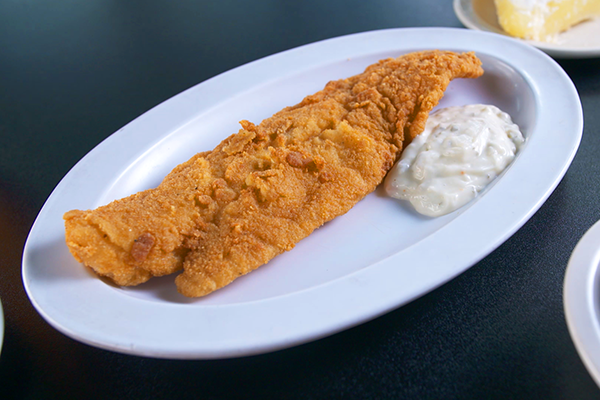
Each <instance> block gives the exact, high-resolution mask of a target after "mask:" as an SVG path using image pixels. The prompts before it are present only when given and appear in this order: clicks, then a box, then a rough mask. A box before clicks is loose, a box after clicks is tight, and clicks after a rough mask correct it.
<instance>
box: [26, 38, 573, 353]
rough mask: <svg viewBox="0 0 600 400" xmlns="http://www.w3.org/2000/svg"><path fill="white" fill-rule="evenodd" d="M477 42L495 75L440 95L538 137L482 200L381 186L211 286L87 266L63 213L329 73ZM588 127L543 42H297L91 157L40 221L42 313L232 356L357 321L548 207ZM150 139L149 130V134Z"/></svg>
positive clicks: (58, 320)
mask: <svg viewBox="0 0 600 400" xmlns="http://www.w3.org/2000/svg"><path fill="white" fill-rule="evenodd" d="M432 48H438V49H448V50H456V51H475V52H476V53H477V54H478V56H480V58H481V59H482V61H483V64H484V65H483V66H484V69H485V70H486V72H485V74H484V75H483V76H482V77H481V78H478V79H474V80H472V79H464V80H462V79H459V80H455V81H454V82H452V83H451V84H450V86H449V87H448V90H447V91H446V94H445V96H444V98H443V99H442V101H441V102H440V104H439V107H445V106H451V105H460V104H471V103H487V104H493V105H496V106H498V107H499V108H501V109H503V110H504V111H506V112H508V113H509V114H511V115H512V117H513V119H514V120H515V122H516V123H517V124H519V125H520V126H521V128H522V130H523V131H524V134H525V136H526V138H527V142H526V144H525V146H524V147H523V148H522V150H521V151H520V153H519V154H518V155H517V157H516V159H515V160H514V162H513V163H512V165H511V166H510V167H509V168H508V169H507V170H506V171H505V172H504V173H503V174H502V176H500V177H499V179H497V180H496V181H495V182H494V183H493V184H492V185H491V186H490V187H488V189H487V190H486V191H485V193H483V194H482V195H480V196H479V197H478V198H477V199H476V200H475V201H473V202H471V203H470V204H469V205H467V206H465V207H463V208H462V209H460V210H458V211H456V212H454V213H452V214H449V215H446V216H444V217H440V218H435V219H430V218H426V217H422V216H419V215H417V214H416V213H414V212H413V211H411V210H410V209H409V208H408V206H407V205H406V204H404V203H401V202H398V201H396V200H394V199H391V198H388V197H386V196H384V195H383V194H382V193H381V191H380V190H378V191H376V192H375V193H372V194H370V195H369V196H367V198H365V199H364V200H363V201H361V202H360V203H359V204H357V205H356V206H355V207H354V208H353V209H352V210H351V211H350V212H349V213H347V214H346V215H343V216H340V217H338V218H336V219H335V220H333V221H331V222H329V223H327V224H325V225H324V226H323V227H321V228H319V229H318V230H317V231H315V232H314V233H313V234H312V235H310V236H309V237H308V238H306V239H304V240H302V241H301V242H300V243H298V245H297V246H296V248H294V249H293V250H292V251H289V252H287V253H285V254H283V255H281V256H278V257H276V258H275V259H274V260H272V261H271V262H269V263H268V264H267V265H264V266H262V267H261V268H259V269H258V270H256V271H254V272H252V273H250V274H248V275H245V276H243V277H241V278H239V279H237V280H236V281H235V282H233V283H232V284H230V285H229V286H227V287H225V288H223V289H221V290H218V291H216V292H215V293H212V294H210V295H208V296H206V297H203V298H200V299H186V298H183V297H182V296H181V295H179V294H178V293H177V292H176V289H175V284H174V282H173V280H174V277H173V276H168V277H163V278H155V279H152V280H151V281H150V282H148V283H146V284H142V285H139V286H137V287H134V288H118V287H114V286H111V285H108V284H106V283H105V282H103V281H102V280H100V279H98V278H96V277H95V276H93V275H92V274H91V273H89V272H88V270H87V269H85V268H83V267H82V266H81V265H79V264H78V263H77V262H76V261H75V260H74V259H73V257H71V255H70V254H69V252H68V250H67V247H66V245H65V244H64V226H63V221H62V215H63V213H64V212H66V211H68V210H71V209H87V208H95V207H97V206H99V205H102V204H106V203H108V202H109V201H111V200H113V199H116V198H120V197H124V196H127V195H129V194H131V193H134V192H137V191H139V190H142V189H146V188H149V187H153V186H155V185H157V184H158V183H159V182H160V180H161V179H162V177H163V176H164V175H166V174H167V173H168V172H169V171H170V169H171V168H173V167H174V166H175V165H177V164H179V163H181V162H183V161H185V160H187V159H188V158H189V157H191V156H192V155H193V154H194V153H196V152H198V151H203V150H206V149H212V148H213V147H214V146H215V145H216V144H217V143H219V142H220V141H221V140H222V139H224V138H225V137H226V136H228V135H229V134H231V133H233V132H237V130H238V129H239V126H238V124H237V121H239V120H241V119H248V120H250V121H253V122H260V121H261V120H262V119H264V118H267V117H269V116H270V115H272V114H273V113H274V112H276V111H278V110H280V109H281V108H283V107H285V106H288V105H292V104H296V103H298V102H299V101H300V100H301V99H302V98H303V97H304V96H306V95H308V94H311V93H314V92H316V91H318V90H320V89H322V88H323V86H324V85H325V84H326V83H327V81H329V80H332V79H340V78H344V77H347V76H350V75H354V74H356V73H359V72H362V71H363V70H364V68H365V67H366V66H367V65H369V64H372V63H374V62H376V61H378V60H379V59H382V58H386V57H396V56H399V55H401V54H403V53H408V52H412V51H417V50H422V49H432ZM582 128H583V117H582V110H581V104H580V102H579V97H578V95H577V92H576V90H575V88H574V86H573V84H572V82H571V81H570V79H569V78H568V76H567V75H566V74H565V73H564V71H563V70H562V69H561V68H560V67H559V66H558V65H557V64H556V63H555V62H554V61H553V60H552V59H551V58H549V57H548V56H547V55H546V54H544V53H542V52H540V51H538V50H536V49H534V48H532V47H530V46H526V45H523V44H521V43H519V42H516V41H514V40H510V39H507V38H505V37H503V36H500V35H494V34H489V33H484V32H476V31H471V30H466V29H444V28H416V29H393V30H382V31H374V32H366V33H361V34H355V35H350V36H345V37H340V38H335V39H330V40H325V41H322V42H318V43H314V44H311V45H307V46H303V47H299V48H297V49H293V50H290V51H286V52H283V53H280V54H276V55H273V56H270V57H266V58H264V59H261V60H258V61H255V62H252V63H249V64H247V65H244V66H242V67H239V68H236V69H234V70H231V71H229V72H226V73H223V74H221V75H219V76H216V77H214V78H212V79H209V80H207V81H205V82H203V83H201V84H199V85H197V86H194V87H192V88H191V89H189V90H187V91H185V92H183V93H181V94H179V95H177V96H175V97H173V98H172V99H170V100H168V101H166V102H164V103H163V104H160V105H159V106H157V107H155V108H154V109H152V110H150V111H149V112H147V113H145V114H143V115H141V116H140V117H138V118H137V119H135V120H134V121H132V122H131V123H129V124H128V125H126V126H125V127H123V128H122V129H121V130H119V131H117V132H116V133H115V134H113V135H112V136H110V137H109V138H107V139H106V140H105V141H104V142H102V143H101V144H100V145H98V146H97V147H96V148H95V149H94V150H93V151H91V152H90V153H89V154H87V155H86V156H85V157H84V158H83V159H82V160H81V161H80V162H79V163H78V164H77V165H76V166H75V167H74V168H73V169H72V170H71V171H70V172H69V173H68V174H67V175H66V176H65V177H64V178H63V180H62V181H61V182H60V183H59V185H58V186H57V187H56V189H55V190H54V192H53V193H52V194H51V196H50V197H49V198H48V200H47V202H46V204H45V205H44V207H43V209H42V210H41V212H40V214H39V216H38V217H37V219H36V221H35V223H34V225H33V227H32V229H31V232H30V234H29V237H28V240H27V243H26V246H25V250H24V257H23V281H24V285H25V288H26V291H27V294H28V295H29V298H30V299H31V302H32V303H33V305H34V306H35V308H36V309H37V310H38V312H39V313H40V314H41V315H42V316H43V317H44V318H45V319H46V320H47V321H48V322H49V323H50V324H51V325H52V326H54V327H55V328H56V329H58V330H60V331H61V332H63V333H64V334H66V335H68V336H70V337H72V338H74V339H76V340H79V341H82V342H84V343H88V344H90V345H93V346H97V347H101V348H104V349H109V350H114V351H118V352H123V353H128V354H135V355H142V356H152V357H162V358H187V359H200V358H223V357H236V356H245V355H250V354H258V353H263V352H268V351H273V350H277V349H282V348H286V347H290V346H294V345H297V344H300V343H305V342H308V341H311V340H315V339H318V338H321V337H324V336H327V335H331V334H333V333H335V332H338V331H341V330H343V329H347V328H349V327H351V326H354V325H357V324H360V323H362V322H365V321H367V320H370V319H372V318H375V317H377V316H378V315H381V314H383V313H386V312H388V311H390V310H393V309H395V308H397V307H400V306H401V305H403V304H406V303H408V302H410V301H411V300H413V299H415V298H417V297H419V296H421V295H423V294H425V293H427V292H429V291H431V290H433V289H435V288H436V287H438V286H440V285H442V284H443V283H445V282H447V281H449V280H450V279H452V278H453V277H455V276H457V275H458V274H460V273H462V272H463V271H465V270H466V269H468V268H469V267H471V266H472V265H473V264H475V263H476V262H477V261H479V260H480V259H481V258H483V257H485V256H486V255H487V254H489V253H490V252H491V251H493V250H494V249H495V248H496V247H498V246H499V245H500V244H501V243H502V242H504V241H505V240H506V239H507V238H508V237H510V236H511V235H512V234H513V233H514V232H515V231H516V230H517V229H518V228H519V227H521V226H522V225H523V224H524V223H525V222H526V221H527V220H528V219H529V218H530V217H531V215H533V213H534V212H535V211H536V210H537V209H538V208H539V207H540V206H541V205H542V204H543V202H544V201H545V200H546V199H547V197H548V196H549V195H550V193H551V192H552V191H553V190H554V188H555V187H556V185H557V184H558V182H559V181H560V179H561V178H562V176H563V175H564V174H565V172H566V170H567V168H568V166H569V165H570V163H571V160H572V159H573V156H574V154H575V152H576V150H577V148H578V146H579V141H580V138H581V133H582ZM142 135H143V138H144V140H140V137H142Z"/></svg>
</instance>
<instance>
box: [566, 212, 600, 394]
mask: <svg viewBox="0 0 600 400" xmlns="http://www.w3.org/2000/svg"><path fill="white" fill-rule="evenodd" d="M599 264H600V221H599V222H596V223H595V224H594V226H592V227H591V228H590V229H589V230H588V231H587V232H586V234H585V235H583V237H582V238H581V240H580V241H579V243H577V246H576V247H575V250H573V254H571V258H570V259H569V264H568V266H567V272H566V274H565V283H564V290H563V297H564V307H565V316H566V319H567V325H568V327H569V332H570V333H571V338H572V339H573V342H574V343H575V347H576V348H577V351H578V352H579V355H580V357H581V359H582V360H583V363H584V364H585V366H586V368H587V369H588V371H589V372H590V375H592V377H593V378H594V380H595V381H596V383H597V384H598V385H599V386H600V287H599V285H600V269H599Z"/></svg>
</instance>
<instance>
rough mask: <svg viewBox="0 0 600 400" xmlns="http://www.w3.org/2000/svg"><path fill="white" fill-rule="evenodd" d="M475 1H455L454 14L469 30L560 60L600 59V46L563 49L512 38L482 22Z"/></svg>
mask: <svg viewBox="0 0 600 400" xmlns="http://www.w3.org/2000/svg"><path fill="white" fill-rule="evenodd" d="M472 1H473V0H454V3H453V9H454V14H455V15H456V17H457V18H458V19H459V20H460V22H461V23H462V24H463V25H464V26H465V27H467V28H469V29H473V30H477V31H482V32H492V33H497V34H499V35H503V36H506V37H507V38H510V39H512V40H516V41H519V42H522V43H526V44H529V45H531V46H533V47H536V48H538V49H540V50H542V51H544V52H545V53H547V54H548V55H550V56H552V57H555V58H560V59H569V58H574V59H575V58H596V57H600V46H598V47H591V48H590V47H562V46H556V45H553V44H552V43H544V42H537V41H533V40H524V39H520V38H516V37H513V36H510V35H509V34H507V33H506V32H505V31H504V30H502V29H497V28H496V27H493V26H490V25H489V24H487V23H486V22H485V21H483V20H480V19H479V16H478V15H477V14H476V13H475V11H474V10H473V6H472Z"/></svg>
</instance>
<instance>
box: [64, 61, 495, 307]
mask: <svg viewBox="0 0 600 400" xmlns="http://www.w3.org/2000/svg"><path fill="white" fill-rule="evenodd" d="M482 73H483V70H482V68H481V62H480V61H479V59H478V58H477V57H476V56H475V55H474V54H472V53H464V54H456V53H452V52H447V51H425V52H419V53H411V54H407V55H404V56H401V57H399V58H396V59H388V60H382V61H380V62H378V63H376V64H374V65H371V66H369V67H368V68H367V69H366V70H365V72H363V73H362V74H359V75H356V76H353V77H351V78H348V79H342V80H339V81H333V82H329V83H328V84H327V85H326V87H325V88H324V89H323V90H322V91H320V92H318V93H316V94H314V95H311V96H308V97H306V98H305V99H304V100H302V102H301V103H299V104H298V105H295V106H293V107H287V108H285V109H283V110H282V111H280V112H278V113H277V114H275V115H273V116H272V117H270V118H267V119H265V120H264V121H262V122H261V123H260V125H254V124H253V123H251V122H248V121H242V122H241V125H242V129H240V131H239V132H238V133H237V134H234V135H231V136H230V137H228V138H227V139H225V140H224V141H223V142H221V143H220V144H219V145H218V146H217V147H216V148H215V149H214V150H213V151H211V152H204V153H199V154H197V155H196V156H194V157H192V158H191V159H190V160H189V161H187V162H185V163H183V164H181V165H179V166H177V167H176V168H175V169H174V170H173V171H172V172H171V173H170V174H169V175H167V177H166V178H165V179H164V180H163V182H162V183H161V184H160V185H159V186H158V187H157V188H156V189H150V190H146V191H142V192H140V193H137V194H134V195H132V196H130V197H127V198H124V199H121V200H116V201H114V202H112V203H110V204H108V205H106V206H103V207H99V208H98V209H96V210H93V211H89V210H88V211H79V210H74V211H69V212H67V213H66V214H65V216H64V218H65V224H66V242H67V245H68V247H69V249H70V251H71V253H72V254H73V255H74V256H75V258H76V259H77V260H78V261H80V262H83V263H84V264H85V265H87V266H89V267H91V268H92V269H93V270H94V271H96V273H98V274H99V275H102V276H106V277H108V278H110V279H112V280H113V281H114V282H115V283H117V284H118V285H136V284H139V283H141V282H144V281H146V280H147V279H149V278H150V277H152V276H160V275H166V274H170V273H173V272H175V271H177V270H180V269H181V268H183V273H181V274H180V275H179V276H177V278H176V284H177V287H178V290H179V292H180V293H182V294H184V295H185V296H189V297H198V296H204V295H206V294H208V293H210V292H212V291H214V290H216V289H219V288H221V287H223V286H225V285H227V284H229V283H230V282H232V281H233V280H234V279H236V278H237V277H239V276H242V275H244V274H246V273H248V272H250V271H252V270H254V269H256V268H257V267H259V266H261V265H263V264H265V263H267V262H268V261H269V260H271V259H272V258H273V257H275V256H277V255H278V254H281V253H283V252H285V251H288V250H291V249H292V248H293V247H294V245H295V244H296V243H298V241H300V240H301V239H303V238H305V237H306V236H308V235H309V234H310V233H311V232H312V231H314V230H315V229H316V228H318V227H320V226H321V225H323V224H324V223H325V222H327V221H329V220H331V219H333V218H335V217H336V216H338V215H342V214H344V213H346V212H347V211H348V210H350V208H352V206H353V205H354V204H356V203H357V202H358V201H359V200H361V199H362V198H363V197H365V196H366V195H367V194H369V193H370V192H372V191H373V190H374V189H375V188H376V187H377V185H379V184H380V183H381V181H382V180H383V178H384V176H385V175H386V173H387V171H388V170H389V169H390V168H391V167H392V165H393V163H394V162H395V160H396V159H397V157H398V156H399V154H400V152H401V150H402V148H403V146H404V145H405V144H406V143H408V142H409V141H410V140H411V139H412V138H414V137H415V136H416V135H418V134H419V133H421V132H422V130H423V128H424V126H425V122H426V120H427V116H428V114H429V112H430V111H431V109H432V108H433V107H434V106H435V105H436V104H437V102H438V101H439V99H440V98H441V97H442V96H443V92H444V90H445V89H446V87H447V85H448V83H449V82H450V80H452V79H454V78H475V77H478V76H480V75H481V74H482Z"/></svg>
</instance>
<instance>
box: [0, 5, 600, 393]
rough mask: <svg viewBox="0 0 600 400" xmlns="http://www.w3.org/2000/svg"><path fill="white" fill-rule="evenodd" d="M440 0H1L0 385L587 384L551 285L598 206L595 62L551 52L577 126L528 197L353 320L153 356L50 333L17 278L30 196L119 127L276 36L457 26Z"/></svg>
mask: <svg viewBox="0 0 600 400" xmlns="http://www.w3.org/2000/svg"><path fill="white" fill-rule="evenodd" d="M451 3H452V2H451V1H450V0H446V1H439V0H427V1H414V0H413V1H408V0H373V1H358V0H347V1H339V0H336V1H315V0H304V1H300V2H286V1H274V0H254V1H232V0H222V1H218V2H208V1H192V0H180V1H172V2H171V1H160V0H146V1H107V0H104V1H100V0H87V1H68V0H62V1H56V2H47V1H41V0H30V1H2V2H0V217H1V218H0V299H1V301H2V305H3V308H4V315H5V337H4V343H3V347H2V353H1V355H0V397H3V398H18V399H48V398H61V399H63V398H103V399H104V398H118V399H120V398H123V399H137V398H144V399H149V398H169V399H176V398H202V399H237V398H240V399H252V398H259V399H266V398H273V399H284V398H285V399H312V398H352V399H354V398H356V399H368V398H372V399H386V398H418V399H429V398H435V399H438V398H444V399H455V398H456V399H468V398H476V399H480V398H502V399H506V398H510V399H515V398H527V399H529V398H545V399H592V398H599V397H600V390H598V387H597V386H596V385H595V383H594V382H593V380H592V378H591V377H590V375H589V374H588V372H587V371H586V369H585V367H584V365H583V363H582V362H581V360H580V358H579V356H578V354H577V352H576V350H575V347H574V344H573V341H572V340H571V337H570V336H569V332H568V330H567V325H566V321H565V316H564V311H563V299H562V285H563V279H564V274H565V269H566V266H567V261H568V259H569V256H570V254H571V252H572V250H573V248H574V247H575V245H576V243H577V242H578V240H579V239H580V238H581V236H582V235H583V234H584V232H585V231H586V230H587V229H588V228H590V227H591V226H592V225H593V223H594V222H595V221H596V220H598V219H600V202H599V201H598V196H599V194H600V189H599V188H600V158H599V157H598V153H599V152H600V134H599V133H598V130H599V129H600V111H598V110H599V109H600V59H586V60H558V61H559V63H560V65H561V66H562V67H563V68H564V69H565V71H566V72H567V73H568V74H569V76H570V77H571V78H572V80H573V81H574V83H575V85H576V87H577V89H578V91H579V94H580V96H581V101H582V104H583V109H584V117H585V129H584V133H583V139H582V142H581V146H580V148H579V151H578V153H577V155H576V157H575V159H574V161H573V163H572V165H571V167H570V169H569V170H568V172H567V174H566V176H565V177H564V178H563V180H562V182H561V183H560V185H559V186H558V188H557V189H556V190H555V191H554V193H553V194H552V195H551V196H550V198H549V199H548V201H547V202H546V203H545V204H544V205H543V206H542V207H541V209H540V210H539V211H538V212H537V213H536V214H535V215H534V216H533V217H532V218H531V219H530V220H529V221H528V222H527V223H526V224H525V225H524V226H523V227H522V228H521V229H520V230H518V231H517V232H516V233H515V234H514V235H513V236H512V237H511V238H510V239H508V240H507V241H506V242H505V243H504V244H503V245H501V246H500V247H499V248H498V249H497V250H495V251H494V252H492V253H491V254H490V255H489V256H487V257H486V258H485V259H483V260H482V261H481V262H479V263H477V264H476V265H474V266H473V267H472V268H470V269H469V270H467V271H466V272H465V273H463V274H462V275H460V276H459V277H457V278H456V279H454V280H452V281H450V282H449V283H447V284H445V285H443V286H442V287H440V288H438V289H436V290H434V291H433V292H431V293H429V294H427V295H425V296H423V297H421V298H419V299H417V300H416V301H414V302H412V303H410V304H408V305H406V306H404V307H401V308H399V309H397V310H395V311H393V312H390V313H388V314H386V315H384V316H381V317H379V318H376V319H375V320H373V321H370V322H368V323H365V324H362V325H359V326H357V327H354V328H352V329H348V330H346V331H343V332H341V333H337V334H335V335H332V336H330V337H327V338H324V339H320V340H318V341H315V342H312V343H308V344H304V345H301V346H297V347H294V348H290V349H286V350H280V351H276V352H273V353H269V354H263V355H257V356H250V357H243V358H237V359H225V360H210V361H208V360H198V361H182V360H161V359H152V358H143V357H136V356H130V355H124V354H119V353H114V352H110V351H106V350H101V349H97V348H94V347H90V346H88V345H85V344H82V343H79V342H77V341H75V340H73V339H71V338H69V337H67V336H65V335H63V334H61V333H59V332H58V331H56V330H55V329H53V328H52V327H51V326H50V325H48V324H47V323H46V322H45V321H44V320H43V319H42V317H41V316H40V315H39V314H38V313H37V312H36V311H35V310H34V308H33V306H32V305H31V303H30V301H29V299H28V298H27V296H26V294H25V291H24V289H23V284H22V280H21V255H22V249H23V245H24V243H25V240H26V236H27V233H28V232H29V229H30V228H31V225H32V223H33V221H34V219H35V217H36V215H37V213H38V212H39V210H40V209H41V207H42V205H43V204H44V201H45V200H46V198H47V197H48V196H49V195H50V193H51V191H52V189H53V188H54V187H55V185H56V184H57V183H58V182H59V181H60V179H61V178H62V177H63V176H64V175H65V174H66V173H67V172H68V171H69V169H70V168H71V167H73V165H74V164H75V163H76V162H77V161H78V160H79V159H80V158H82V157H83V156H84V155H85V154H86V153H87V152H88V151H90V150H91V149H92V148H94V147H95V146H96V145H97V144H98V143H100V142H101V141H102V140H103V139H105V138H106V137H108V136H109V135H111V134H112V133H113V132H115V131H117V130H118V129H119V128H120V127H122V126H123V125H125V124H127V123H128V122H129V121H131V120H133V119H134V118H136V117H137V116H139V115H140V114H142V113H143V112H145V111H147V110H149V109H151V108H152V107H154V106H156V105H157V104H159V103H161V102H162V101H164V100H166V99H168V98H170V97H172V96H174V95H176V94H177V93H179V92H181V91H183V90H185V89H187V88H189V87H191V86H193V85H196V84H198V83H200V82H202V81H204V80H206V79H208V78H211V77H213V76H215V75H217V74H219V73H221V72H224V71H227V70H229V69H232V68H235V67H237V66H240V65H243V64H245V63H247V62H250V61H253V60H256V59H259V58H261V57H264V56H267V55H271V54H275V53H277V52H280V51H283V50H286V49H291V48H294V47H297V46H300V45H304V44H308V43H312V42H315V41H318V40H322V39H327V38H332V37H336V36H341V35H346V34H350V33H357V32H364V31H369V30H378V29H385V28H399V27H417V26H445V27H456V28H462V25H461V24H460V22H459V21H458V19H457V18H456V17H455V15H454V13H453V10H452V4H451ZM565 134H569V133H568V132H565Z"/></svg>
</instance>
